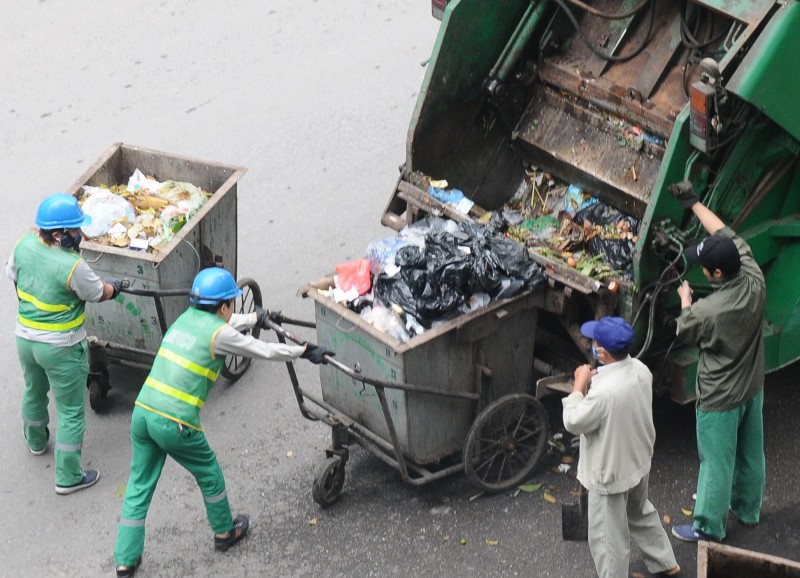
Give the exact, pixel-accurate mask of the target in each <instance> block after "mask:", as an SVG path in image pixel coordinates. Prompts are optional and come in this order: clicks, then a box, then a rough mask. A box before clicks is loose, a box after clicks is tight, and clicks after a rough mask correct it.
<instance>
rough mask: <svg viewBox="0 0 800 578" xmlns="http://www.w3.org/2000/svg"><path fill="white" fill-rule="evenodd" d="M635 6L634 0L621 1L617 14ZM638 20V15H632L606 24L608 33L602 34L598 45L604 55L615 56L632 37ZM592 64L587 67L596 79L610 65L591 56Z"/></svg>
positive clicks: (608, 62)
mask: <svg viewBox="0 0 800 578" xmlns="http://www.w3.org/2000/svg"><path fill="white" fill-rule="evenodd" d="M634 5H635V0H622V2H621V4H620V6H619V12H628V11H629V10H630V9H631V8H633V7H634ZM640 20H641V18H640V13H636V14H633V15H631V16H628V17H627V18H623V19H622V20H611V21H610V22H609V24H608V33H607V34H604V35H603V36H602V37H601V39H600V41H599V42H598V45H599V47H600V48H602V49H603V51H604V52H605V53H606V54H609V55H611V56H616V55H618V54H619V53H620V50H621V49H622V47H624V45H625V40H626V39H627V38H629V37H630V36H632V35H633V31H634V30H635V29H636V26H637V25H638V23H639V21H640ZM592 57H593V59H594V62H593V63H592V64H591V65H590V66H589V68H590V70H591V71H592V73H593V74H594V76H596V77H598V78H599V77H601V76H603V72H605V70H606V69H607V68H608V67H609V66H610V65H611V62H610V61H608V60H605V59H603V58H600V57H599V56H597V55H596V54H592Z"/></svg>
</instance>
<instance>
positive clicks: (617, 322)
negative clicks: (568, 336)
mask: <svg viewBox="0 0 800 578" xmlns="http://www.w3.org/2000/svg"><path fill="white" fill-rule="evenodd" d="M581 334H582V335H583V336H584V337H588V338H589V339H594V340H595V341H597V344H598V345H599V346H600V347H602V348H603V349H605V350H606V351H610V352H611V353H616V352H618V351H622V350H623V349H625V348H626V347H630V346H631V344H633V327H631V326H630V324H629V323H628V322H627V321H625V320H624V319H623V318H622V317H603V318H601V319H599V320H598V321H587V322H586V323H584V324H583V325H581Z"/></svg>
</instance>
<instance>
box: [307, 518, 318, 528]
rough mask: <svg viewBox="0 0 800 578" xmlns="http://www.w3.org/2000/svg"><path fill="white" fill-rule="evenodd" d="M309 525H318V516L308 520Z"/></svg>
mask: <svg viewBox="0 0 800 578" xmlns="http://www.w3.org/2000/svg"><path fill="white" fill-rule="evenodd" d="M308 525H309V526H316V525H317V519H316V518H311V519H310V520H309V521H308Z"/></svg>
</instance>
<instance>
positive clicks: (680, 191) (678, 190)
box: [669, 179, 700, 209]
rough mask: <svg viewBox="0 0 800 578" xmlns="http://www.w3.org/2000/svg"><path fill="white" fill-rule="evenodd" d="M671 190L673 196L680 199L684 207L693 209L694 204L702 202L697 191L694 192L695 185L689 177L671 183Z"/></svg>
mask: <svg viewBox="0 0 800 578" xmlns="http://www.w3.org/2000/svg"><path fill="white" fill-rule="evenodd" d="M669 192H670V193H671V194H672V196H673V197H675V198H676V199H678V202H679V203H680V204H681V207H683V208H684V209H691V208H692V205H694V204H695V203H698V202H700V198H699V197H698V196H697V193H695V192H694V186H692V182H691V181H690V180H689V179H686V180H683V181H681V182H679V183H673V184H671V185H670V186H669Z"/></svg>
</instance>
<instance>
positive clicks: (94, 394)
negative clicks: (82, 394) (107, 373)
mask: <svg viewBox="0 0 800 578" xmlns="http://www.w3.org/2000/svg"><path fill="white" fill-rule="evenodd" d="M86 387H87V388H88V389H89V406H90V407H91V408H92V409H93V410H94V411H100V410H101V409H103V407H104V406H105V401H106V397H108V387H107V386H104V385H103V380H102V378H101V377H100V376H97V375H90V376H89V377H88V378H87V379H86Z"/></svg>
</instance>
